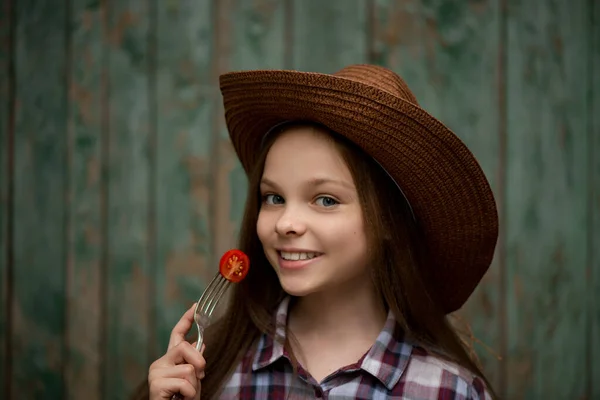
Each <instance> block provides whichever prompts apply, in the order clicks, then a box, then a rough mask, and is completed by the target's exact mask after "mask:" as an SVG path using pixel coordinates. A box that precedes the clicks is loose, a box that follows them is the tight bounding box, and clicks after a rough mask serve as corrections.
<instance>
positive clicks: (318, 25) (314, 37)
mask: <svg viewBox="0 0 600 400" xmlns="http://www.w3.org/2000/svg"><path fill="white" fill-rule="evenodd" d="M291 1H292V2H293V7H292V20H293V23H292V27H293V35H292V36H293V38H292V40H293V45H292V49H293V53H292V54H293V58H292V67H293V68H295V69H300V70H305V71H313V72H323V73H333V72H335V71H337V70H339V69H341V68H343V67H345V66H346V65H349V64H355V63H362V62H366V61H367V56H368V54H367V53H368V39H369V35H368V18H367V15H368V13H367V10H368V8H367V4H368V1H367V0H329V1H326V2H325V1H320V0H291Z"/></svg>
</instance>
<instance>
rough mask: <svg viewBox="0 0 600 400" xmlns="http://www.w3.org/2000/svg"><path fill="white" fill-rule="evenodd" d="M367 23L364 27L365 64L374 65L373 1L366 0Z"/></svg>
mask: <svg viewBox="0 0 600 400" xmlns="http://www.w3.org/2000/svg"><path fill="white" fill-rule="evenodd" d="M365 6H366V13H367V21H366V25H367V26H366V27H365V36H366V47H367V48H366V52H367V62H368V63H370V64H373V63H375V60H376V57H375V15H376V14H375V0H366V2H365Z"/></svg>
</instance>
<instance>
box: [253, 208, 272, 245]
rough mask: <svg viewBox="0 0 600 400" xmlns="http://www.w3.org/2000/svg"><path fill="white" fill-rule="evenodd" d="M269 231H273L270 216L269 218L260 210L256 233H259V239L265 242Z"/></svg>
mask: <svg viewBox="0 0 600 400" xmlns="http://www.w3.org/2000/svg"><path fill="white" fill-rule="evenodd" d="M269 231H272V229H271V228H270V223H269V218H267V216H266V215H265V213H264V212H259V213H258V220H257V221H256V234H257V235H258V239H259V240H260V241H261V242H262V243H263V244H264V241H265V240H266V239H267V237H268V233H269Z"/></svg>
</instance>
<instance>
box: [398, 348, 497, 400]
mask: <svg viewBox="0 0 600 400" xmlns="http://www.w3.org/2000/svg"><path fill="white" fill-rule="evenodd" d="M400 383H401V385H402V389H403V391H404V392H405V395H407V396H408V397H411V398H412V397H413V396H414V397H416V398H427V399H438V398H439V399H442V398H443V399H456V400H459V399H460V400H476V399H477V400H491V398H492V397H491V395H490V393H489V392H488V389H487V387H486V385H485V382H484V380H483V379H481V378H480V377H478V376H477V375H475V374H474V373H472V372H471V371H470V370H469V369H467V368H465V367H463V366H461V365H459V364H457V363H454V362H452V361H448V360H445V359H443V358H441V357H439V356H436V355H435V354H432V353H430V352H427V351H426V350H424V349H423V348H421V347H414V348H413V351H412V354H411V356H410V359H409V361H408V364H407V366H406V369H405V371H404V374H403V376H402V379H401V382H400Z"/></svg>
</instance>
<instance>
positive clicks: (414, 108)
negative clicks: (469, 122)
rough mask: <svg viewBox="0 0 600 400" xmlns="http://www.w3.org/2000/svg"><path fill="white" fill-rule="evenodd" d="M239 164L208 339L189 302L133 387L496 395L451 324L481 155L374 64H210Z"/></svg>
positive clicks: (487, 220) (471, 239)
mask: <svg viewBox="0 0 600 400" xmlns="http://www.w3.org/2000/svg"><path fill="white" fill-rule="evenodd" d="M220 82H221V91H222V94H223V98H224V105H225V117H226V121H227V126H228V129H229V133H230V137H231V140H232V143H233V146H234V148H235V150H236V152H237V155H238V157H239V159H240V162H241V164H242V165H243V167H244V168H245V170H246V172H247V174H248V176H249V192H248V197H247V202H246V208H245V214H244V218H243V222H242V229H241V232H240V243H239V248H240V249H241V250H243V251H244V252H245V253H246V254H248V256H249V257H250V263H251V267H250V272H249V274H248V276H247V277H246V279H245V280H243V281H242V282H240V283H239V284H236V285H233V287H232V289H231V290H232V293H231V294H232V295H231V299H230V301H229V304H228V306H227V309H226V311H225V312H224V315H223V316H222V317H221V318H220V319H219V320H217V321H216V322H215V323H213V325H211V326H210V328H209V329H208V330H207V333H206V339H205V343H206V346H205V347H203V349H202V351H201V352H197V351H196V350H195V349H194V348H193V345H192V344H190V343H188V342H187V341H186V340H185V335H186V333H187V332H188V330H189V329H190V328H191V326H192V318H193V317H192V310H193V309H190V310H188V311H187V312H186V313H185V314H184V316H183V317H182V319H181V320H180V321H179V323H178V324H177V325H176V326H175V327H174V328H173V331H172V335H171V340H170V343H169V347H168V350H167V352H166V354H165V355H164V356H163V357H161V358H160V359H159V360H157V361H155V362H154V363H153V364H152V366H151V367H150V369H149V375H148V382H147V384H146V385H145V394H144V395H143V396H142V397H144V398H150V399H170V398H171V396H172V395H173V394H174V393H181V394H182V395H183V396H184V397H185V398H186V399H200V398H202V399H213V398H220V399H221V398H223V399H226V398H231V399H234V398H235V399H287V398H304V399H305V398H330V399H342V398H343V399H374V398H396V399H442V398H443V399H489V398H491V397H492V395H493V392H492V390H491V388H490V385H489V382H488V381H487V380H486V378H485V377H484V375H483V373H482V372H481V371H480V369H479V368H478V367H477V365H476V363H475V362H474V361H473V360H472V359H471V358H470V357H469V353H468V352H467V351H466V349H465V348H464V347H463V345H462V342H461V340H460V338H459V337H458V335H457V334H456V333H455V331H454V330H453V329H452V327H451V325H450V324H449V322H448V319H447V314H449V313H451V312H453V311H455V310H457V309H458V308H460V307H461V306H462V305H463V304H464V302H465V301H466V300H467V298H468V297H469V296H470V294H471V293H472V292H473V290H474V289H475V287H476V286H477V284H478V282H479V281H480V279H481V278H482V276H483V275H484V273H485V272H486V271H487V269H488V267H489V265H490V263H491V260H492V256H493V252H494V248H495V245H496V240H497V235H498V220H497V212H496V206H495V202H494V199H493V195H492V192H491V190H490V187H489V185H488V182H487V180H486V178H485V176H484V174H483V172H482V171H481V169H480V167H479V165H478V163H477V161H476V160H475V159H474V157H473V155H472V154H471V153H470V152H469V151H468V149H467V148H466V147H465V145H464V144H463V143H462V142H461V141H460V140H459V139H458V137H457V136H455V135H454V134H453V133H452V132H451V131H450V130H449V129H448V128H446V127H445V126H443V125H442V124H441V123H440V122H439V121H437V120H436V119H434V118H433V117H432V116H430V115H429V114H428V113H426V112H425V111H424V110H423V109H422V108H420V107H419V106H418V103H417V100H416V99H415V97H414V96H413V94H412V93H411V92H410V90H409V89H408V87H407V86H406V84H405V83H404V81H403V80H402V79H401V78H400V77H399V76H397V75H396V74H394V73H393V72H392V71H389V70H387V69H385V68H382V67H378V66H371V65H353V66H350V67H347V68H345V69H343V70H341V71H340V72H338V73H336V74H333V75H325V74H316V73H305V72H297V71H246V72H234V73H228V74H225V75H223V76H222V77H221V81H220Z"/></svg>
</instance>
